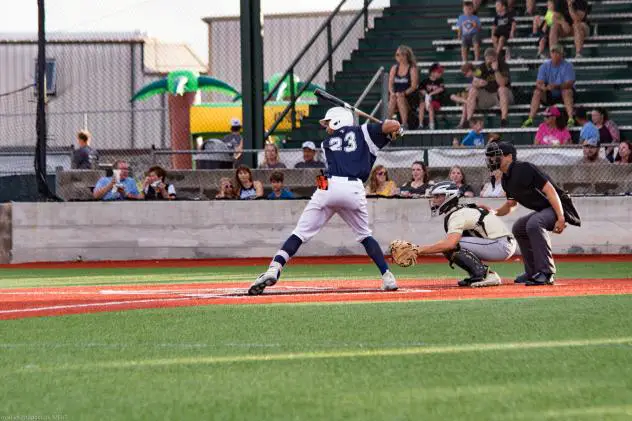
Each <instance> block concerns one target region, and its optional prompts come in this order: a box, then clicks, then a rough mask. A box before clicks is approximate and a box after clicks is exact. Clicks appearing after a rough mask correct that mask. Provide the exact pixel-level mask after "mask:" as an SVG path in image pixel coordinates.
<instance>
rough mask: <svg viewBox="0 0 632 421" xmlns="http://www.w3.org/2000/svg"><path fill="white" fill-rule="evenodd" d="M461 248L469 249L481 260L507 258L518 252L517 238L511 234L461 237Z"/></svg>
mask: <svg viewBox="0 0 632 421" xmlns="http://www.w3.org/2000/svg"><path fill="white" fill-rule="evenodd" d="M459 245H460V246H461V248H464V249H468V250H469V251H471V252H472V253H474V254H475V255H476V256H478V258H479V259H481V260H507V259H509V258H510V257H511V256H513V254H514V253H515V252H516V240H514V239H513V238H510V237H509V236H505V237H500V238H496V239H493V240H492V239H491V238H478V237H461V241H459Z"/></svg>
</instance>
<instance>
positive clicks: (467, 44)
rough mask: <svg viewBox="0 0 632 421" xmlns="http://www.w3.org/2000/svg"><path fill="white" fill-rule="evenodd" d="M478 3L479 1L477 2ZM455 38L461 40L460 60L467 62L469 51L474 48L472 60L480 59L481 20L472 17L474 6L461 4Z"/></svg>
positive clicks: (466, 2)
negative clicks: (461, 9)
mask: <svg viewBox="0 0 632 421" xmlns="http://www.w3.org/2000/svg"><path fill="white" fill-rule="evenodd" d="M479 3H480V1H479ZM456 26H457V37H458V39H460V40H461V60H462V61H463V63H465V62H467V61H468V60H467V56H468V53H469V49H470V48H471V47H473V48H474V60H475V61H479V60H480V58H481V20H480V19H479V18H478V16H476V15H474V4H473V3H472V2H471V1H465V2H463V14H462V15H461V16H459V18H458V19H457V22H456Z"/></svg>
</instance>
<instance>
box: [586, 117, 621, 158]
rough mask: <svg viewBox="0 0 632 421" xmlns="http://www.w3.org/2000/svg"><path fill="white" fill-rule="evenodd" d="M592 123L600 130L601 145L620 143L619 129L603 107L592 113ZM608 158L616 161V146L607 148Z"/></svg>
mask: <svg viewBox="0 0 632 421" xmlns="http://www.w3.org/2000/svg"><path fill="white" fill-rule="evenodd" d="M591 119H592V122H593V123H594V124H595V126H596V127H597V129H599V141H600V142H601V143H619V142H620V141H621V133H620V132H619V127H617V125H616V124H615V122H614V121H612V120H610V118H609V117H608V111H606V109H605V108H603V107H596V108H595V109H594V110H593V111H592V115H591ZM606 158H607V159H608V161H610V162H612V161H613V160H614V146H607V147H606Z"/></svg>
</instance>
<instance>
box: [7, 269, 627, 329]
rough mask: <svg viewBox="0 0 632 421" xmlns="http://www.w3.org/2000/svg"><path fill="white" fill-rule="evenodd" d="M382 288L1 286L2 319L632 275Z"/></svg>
mask: <svg viewBox="0 0 632 421" xmlns="http://www.w3.org/2000/svg"><path fill="white" fill-rule="evenodd" d="M398 284H399V287H400V288H399V290H397V291H389V292H385V291H381V290H380V289H379V287H380V286H381V282H380V281H379V280H329V281H322V280H318V281H316V280H314V281H281V282H279V283H278V284H277V285H275V286H273V287H268V288H266V290H265V291H264V293H263V294H262V295H259V296H255V297H252V296H249V295H247V290H248V287H249V285H250V284H249V283H248V284H247V283H243V282H240V283H236V282H231V283H214V284H213V283H195V284H160V285H121V286H73V287H56V288H28V289H27V288H15V289H0V320H2V319H17V318H23V317H39V316H58V315H67V314H79V313H95V312H103V311H123V310H133V309H162V308H168V307H187V306H203V305H213V304H282V303H287V304H303V303H327V302H329V303H332V302H362V301H366V302H368V301H370V302H379V301H411V300H461V299H484V298H519V297H553V296H575V295H603V294H630V293H632V279H564V280H561V281H560V282H558V283H557V284H556V285H554V286H541V287H525V286H524V285H516V284H513V283H511V284H505V285H501V286H497V287H488V288H459V287H457V286H456V280H452V279H403V280H399V281H398Z"/></svg>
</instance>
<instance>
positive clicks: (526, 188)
mask: <svg viewBox="0 0 632 421" xmlns="http://www.w3.org/2000/svg"><path fill="white" fill-rule="evenodd" d="M550 181H551V178H550V177H549V176H548V175H546V174H545V173H543V172H542V171H540V169H539V168H538V167H536V166H535V165H533V164H531V163H529V162H522V161H514V162H512V163H511V164H510V165H509V171H507V173H506V174H503V178H502V186H503V190H505V193H507V199H509V200H515V201H516V202H518V203H520V204H521V205H522V206H524V207H525V208H528V209H531V210H534V211H538V212H539V211H541V210H544V209H546V208H550V207H551V204H550V203H549V200H548V199H547V198H546V195H545V194H544V193H543V192H542V189H543V188H544V186H545V184H546V183H547V182H550ZM551 184H553V182H551ZM554 186H555V185H554Z"/></svg>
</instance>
